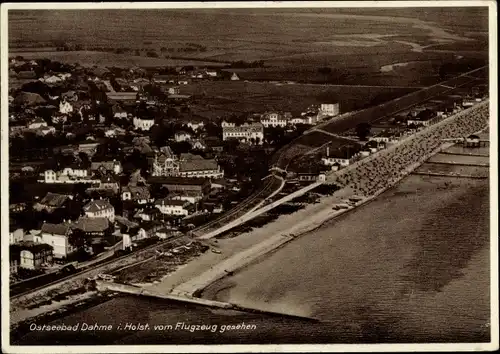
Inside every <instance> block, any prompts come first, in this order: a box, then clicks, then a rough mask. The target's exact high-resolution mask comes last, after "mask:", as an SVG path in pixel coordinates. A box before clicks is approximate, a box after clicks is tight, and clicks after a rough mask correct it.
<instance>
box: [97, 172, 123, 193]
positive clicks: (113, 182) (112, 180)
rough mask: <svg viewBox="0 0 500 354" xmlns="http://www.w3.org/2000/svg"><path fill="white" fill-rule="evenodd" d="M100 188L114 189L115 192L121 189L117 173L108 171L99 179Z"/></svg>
mask: <svg viewBox="0 0 500 354" xmlns="http://www.w3.org/2000/svg"><path fill="white" fill-rule="evenodd" d="M98 189H108V190H113V192H114V193H118V190H119V189H120V182H119V180H118V179H117V178H116V177H115V175H113V174H110V173H106V174H103V175H102V176H101V178H100V179H99V187H98Z"/></svg>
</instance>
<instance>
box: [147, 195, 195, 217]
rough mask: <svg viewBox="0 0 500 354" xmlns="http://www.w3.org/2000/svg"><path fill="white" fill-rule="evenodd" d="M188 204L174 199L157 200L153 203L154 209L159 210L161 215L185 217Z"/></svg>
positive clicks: (187, 211)
mask: <svg viewBox="0 0 500 354" xmlns="http://www.w3.org/2000/svg"><path fill="white" fill-rule="evenodd" d="M189 205H190V203H189V202H187V201H184V200H175V199H168V198H165V199H159V200H157V201H156V202H155V207H156V208H158V210H160V212H161V213H162V214H168V215H179V216H186V215H188V214H189V210H188V209H187V207H188V206H189Z"/></svg>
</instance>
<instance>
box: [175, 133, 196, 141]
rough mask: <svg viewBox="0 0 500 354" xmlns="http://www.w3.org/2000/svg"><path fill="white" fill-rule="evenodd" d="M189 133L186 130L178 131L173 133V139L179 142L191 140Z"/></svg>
mask: <svg viewBox="0 0 500 354" xmlns="http://www.w3.org/2000/svg"><path fill="white" fill-rule="evenodd" d="M191 137H192V136H191V134H190V133H188V132H184V131H180V132H177V133H175V135H174V139H175V141H176V142H181V141H189V140H191Z"/></svg>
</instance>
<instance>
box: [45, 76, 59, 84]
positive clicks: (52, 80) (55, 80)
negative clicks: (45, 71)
mask: <svg viewBox="0 0 500 354" xmlns="http://www.w3.org/2000/svg"><path fill="white" fill-rule="evenodd" d="M40 81H42V82H45V83H47V84H56V83H58V82H61V81H63V79H62V78H60V77H59V76H56V75H44V77H43V78H40Z"/></svg>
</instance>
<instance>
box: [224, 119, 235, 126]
mask: <svg viewBox="0 0 500 354" xmlns="http://www.w3.org/2000/svg"><path fill="white" fill-rule="evenodd" d="M221 127H222V128H234V127H236V123H233V122H227V121H225V120H223V121H222V123H221Z"/></svg>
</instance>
